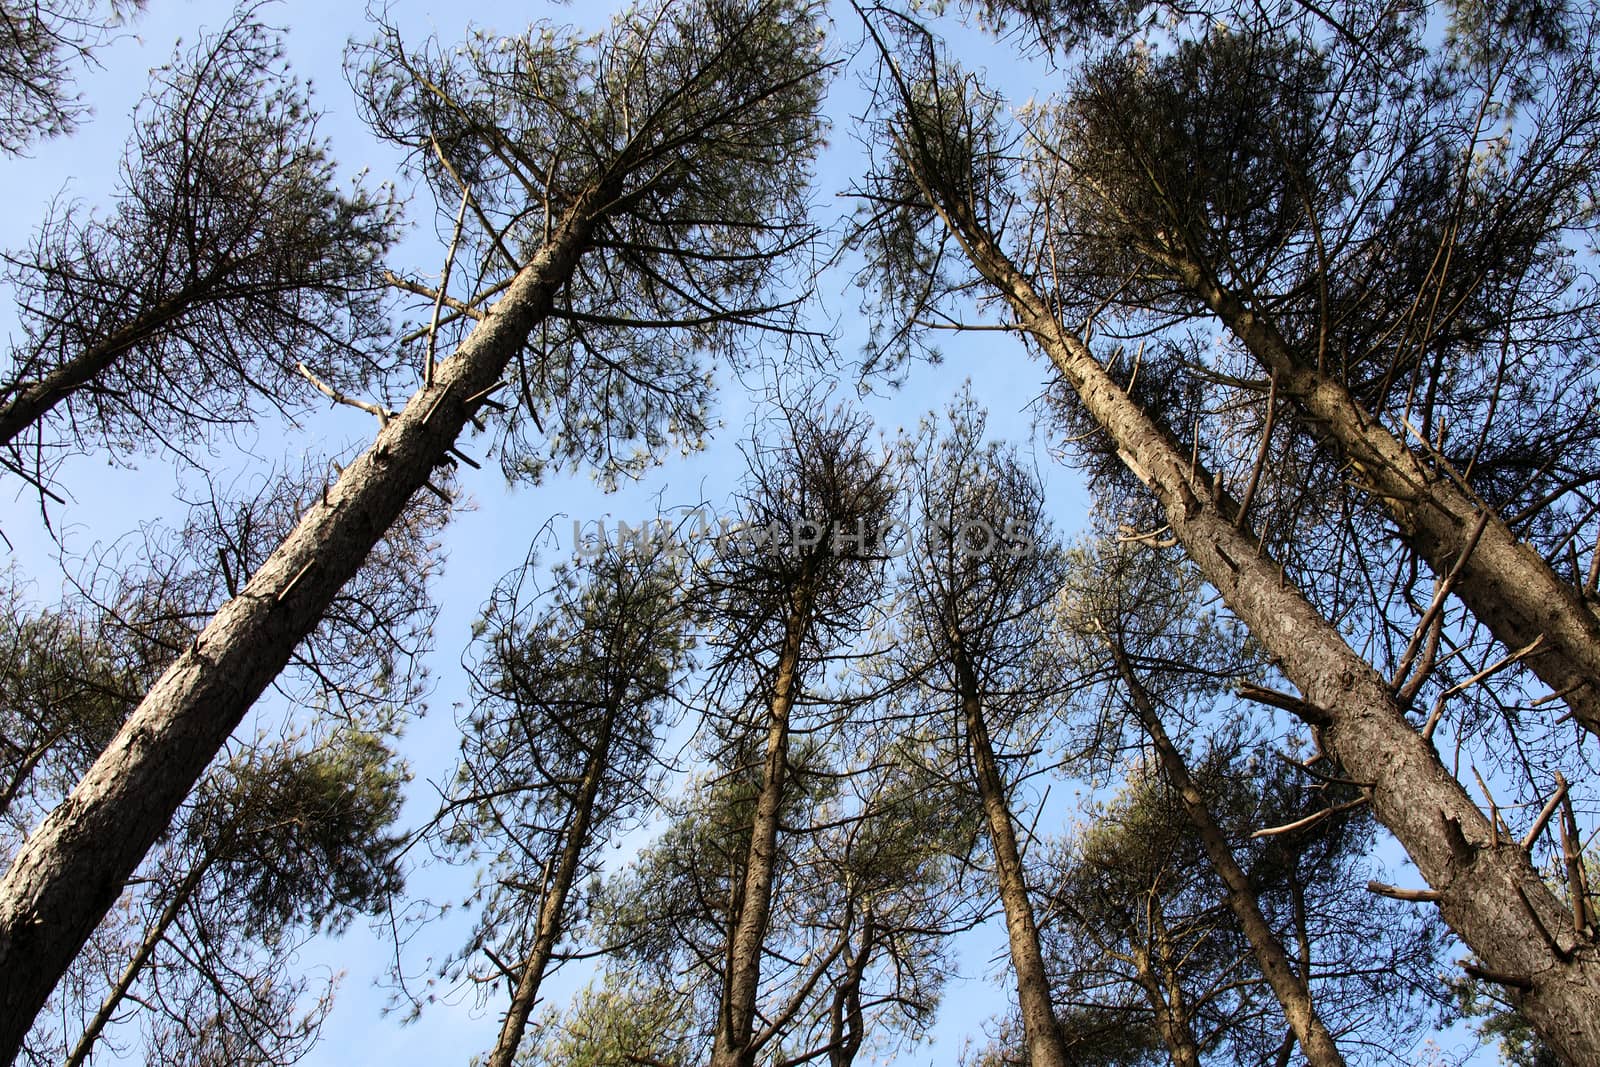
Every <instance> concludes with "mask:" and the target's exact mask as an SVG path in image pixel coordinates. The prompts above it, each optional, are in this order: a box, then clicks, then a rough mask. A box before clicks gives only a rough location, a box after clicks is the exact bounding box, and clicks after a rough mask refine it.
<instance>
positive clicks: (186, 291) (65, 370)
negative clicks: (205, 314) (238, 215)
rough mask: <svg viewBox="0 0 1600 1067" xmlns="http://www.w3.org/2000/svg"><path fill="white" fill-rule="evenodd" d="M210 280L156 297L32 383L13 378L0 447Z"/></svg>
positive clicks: (175, 313)
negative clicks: (99, 340)
mask: <svg viewBox="0 0 1600 1067" xmlns="http://www.w3.org/2000/svg"><path fill="white" fill-rule="evenodd" d="M211 281H212V279H207V280H205V281H202V282H195V283H193V284H191V285H186V286H184V287H183V288H182V289H179V290H178V291H177V292H176V293H173V294H172V295H171V296H169V297H167V298H165V299H163V300H160V301H158V302H157V303H156V304H155V306H153V307H151V308H150V309H148V310H147V311H145V312H144V313H143V314H141V315H140V316H138V317H137V318H135V319H134V320H133V321H132V322H130V323H128V324H127V325H126V326H123V327H121V328H120V329H118V330H116V331H114V332H113V333H112V334H111V335H110V336H108V337H106V338H105V339H104V340H103V341H101V342H100V343H98V344H95V345H90V346H89V347H88V348H85V349H83V350H82V351H81V352H78V353H76V354H74V355H73V356H72V357H71V358H70V359H68V360H67V361H66V362H64V363H62V364H60V365H59V366H56V367H53V368H51V369H50V370H49V371H48V372H47V373H46V374H45V375H44V376H43V377H41V378H38V379H36V380H34V381H31V382H14V383H12V384H11V386H10V388H9V390H7V391H8V392H9V393H10V396H9V397H8V398H7V399H6V400H5V402H4V403H0V448H3V447H5V446H6V445H9V444H10V443H11V442H12V441H13V440H15V439H16V438H17V436H18V435H20V434H21V433H22V432H23V431H24V430H26V429H27V428H28V427H30V426H32V425H33V424H34V423H36V422H38V421H39V420H40V419H42V418H44V417H45V416H46V415H48V414H49V413H50V411H51V410H52V409H54V408H55V407H56V405H58V404H60V403H61V402H62V401H64V400H66V399H67V398H68V397H70V396H71V395H72V394H73V393H76V392H77V391H78V390H79V389H82V388H83V387H84V386H86V385H88V384H89V383H91V382H93V381H94V380H95V379H96V378H98V377H99V376H100V375H101V374H103V373H105V371H106V368H108V367H110V366H111V365H112V364H113V363H115V362H116V361H117V357H119V356H121V355H122V354H123V353H125V352H127V351H128V349H130V348H132V347H133V346H135V345H137V344H139V343H140V342H141V341H144V340H146V339H147V338H149V337H151V336H153V335H155V334H157V333H159V332H160V331H161V330H162V329H163V328H165V327H166V326H168V325H169V324H171V323H172V321H173V320H174V319H176V318H178V317H179V316H180V315H182V314H183V313H184V312H185V311H188V310H189V309H190V308H191V307H193V306H194V305H195V303H196V302H197V300H198V299H199V298H200V295H201V294H202V293H203V292H204V291H205V290H206V288H208V287H209V285H210V284H211Z"/></svg>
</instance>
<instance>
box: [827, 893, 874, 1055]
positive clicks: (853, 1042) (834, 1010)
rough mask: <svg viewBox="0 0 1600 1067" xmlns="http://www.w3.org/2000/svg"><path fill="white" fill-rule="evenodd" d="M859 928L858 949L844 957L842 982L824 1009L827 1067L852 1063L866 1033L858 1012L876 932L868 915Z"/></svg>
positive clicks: (869, 914) (861, 1016)
mask: <svg viewBox="0 0 1600 1067" xmlns="http://www.w3.org/2000/svg"><path fill="white" fill-rule="evenodd" d="M863 926H864V928H863V930H862V932H861V948H860V949H859V950H857V952H856V954H855V955H854V956H850V957H848V961H847V962H848V966H847V967H846V969H845V976H844V981H842V982H840V983H839V986H838V988H836V989H835V990H834V991H833V1004H832V1005H831V1006H830V1007H829V1009H828V1013H829V1019H830V1023H829V1028H828V1067H850V1065H851V1064H853V1063H855V1061H856V1055H857V1054H858V1053H859V1052H860V1051H861V1042H862V1040H863V1039H864V1038H865V1037H866V1033H867V1029H866V1019H865V1018H864V1017H863V1015H862V1012H861V981H862V979H863V978H864V977H865V975H866V973H867V964H868V963H870V962H871V961H872V952H873V950H874V949H875V948H876V947H877V932H878V931H877V926H876V925H875V924H874V922H873V918H872V912H870V911H869V912H867V918H866V922H865V923H864V924H863ZM846 933H847V934H848V930H847V931H846Z"/></svg>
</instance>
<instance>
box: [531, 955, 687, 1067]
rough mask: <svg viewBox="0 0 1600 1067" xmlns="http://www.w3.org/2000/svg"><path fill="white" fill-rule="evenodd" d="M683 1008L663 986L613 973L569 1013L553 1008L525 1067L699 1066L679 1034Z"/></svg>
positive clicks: (577, 1000)
mask: <svg viewBox="0 0 1600 1067" xmlns="http://www.w3.org/2000/svg"><path fill="white" fill-rule="evenodd" d="M681 1010H682V1009H681V1006H680V1005H679V1004H678V1003H677V1002H676V1001H675V1000H673V999H672V998H671V997H668V996H663V991H662V990H661V989H660V988H659V987H655V986H647V985H641V984H639V983H637V982H636V981H634V980H632V979H629V978H627V977H625V976H619V975H614V974H607V975H606V976H605V977H604V978H603V979H601V980H600V981H598V982H591V983H590V984H589V985H587V986H585V987H584V988H583V989H582V990H581V991H580V992H579V993H578V995H577V996H576V997H575V998H573V1002H572V1004H571V1005H570V1006H569V1007H568V1008H567V1010H566V1011H556V1010H554V1009H551V1010H547V1011H546V1013H545V1014H544V1016H543V1017H542V1018H541V1019H540V1020H539V1022H538V1024H537V1027H536V1032H535V1033H534V1034H533V1035H532V1037H531V1038H530V1040H529V1041H528V1042H527V1051H526V1052H525V1053H523V1054H522V1055H521V1056H519V1057H518V1058H517V1063H518V1065H519V1067H630V1065H633V1064H640V1063H648V1064H653V1065H656V1067H683V1065H687V1064H691V1063H697V1062H699V1060H697V1059H696V1058H695V1057H694V1055H693V1053H692V1049H691V1046H690V1045H688V1044H687V1043H686V1042H684V1041H683V1040H682V1039H680V1038H678V1037H677V1036H675V1035H676V1034H677V1033H678V1032H679V1029H680V1027H681V1026H682V1022H683V1020H682V1017H681V1014H680V1013H681Z"/></svg>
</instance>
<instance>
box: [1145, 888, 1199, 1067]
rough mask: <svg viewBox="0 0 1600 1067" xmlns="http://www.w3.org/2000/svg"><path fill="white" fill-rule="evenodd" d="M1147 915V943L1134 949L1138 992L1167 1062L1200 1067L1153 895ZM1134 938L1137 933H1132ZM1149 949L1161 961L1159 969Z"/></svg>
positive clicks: (1195, 1043) (1163, 922) (1179, 1065)
mask: <svg viewBox="0 0 1600 1067" xmlns="http://www.w3.org/2000/svg"><path fill="white" fill-rule="evenodd" d="M1145 904H1146V907H1147V908H1148V911H1149V919H1150V934H1149V939H1148V942H1147V943H1146V944H1144V945H1135V946H1134V947H1133V966H1134V970H1135V971H1136V972H1137V974H1138V977H1139V988H1141V989H1143V990H1144V995H1145V999H1146V1000H1148V1001H1149V1002H1150V1010H1151V1011H1152V1012H1153V1013H1154V1014H1155V1020H1156V1032H1157V1033H1158V1034H1160V1035H1161V1043H1162V1044H1163V1045H1165V1046H1166V1048H1167V1058H1168V1059H1169V1060H1171V1061H1172V1067H1200V1043H1199V1042H1198V1041H1196V1040H1195V1036H1194V1027H1193V1026H1192V1025H1191V1023H1190V1021H1189V1013H1188V1009H1187V1005H1186V1004H1185V1002H1184V998H1183V987H1182V986H1181V985H1180V984H1179V983H1178V979H1177V975H1176V973H1174V971H1173V970H1172V967H1171V961H1170V959H1168V958H1166V957H1167V956H1168V955H1169V953H1168V951H1167V927H1166V920H1165V919H1164V918H1163V916H1162V913H1161V904H1160V898H1159V897H1158V896H1157V894H1156V893H1154V892H1152V893H1151V894H1150V895H1149V897H1148V899H1147V900H1146V902H1145ZM1131 933H1133V935H1134V936H1135V937H1137V934H1138V932H1137V931H1131ZM1152 948H1154V949H1155V950H1156V952H1158V953H1160V954H1161V956H1162V960H1161V963H1160V967H1159V969H1158V967H1157V963H1156V960H1155V958H1154V956H1153V954H1152V951H1151V950H1152Z"/></svg>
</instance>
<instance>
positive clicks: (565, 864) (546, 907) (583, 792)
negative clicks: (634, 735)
mask: <svg viewBox="0 0 1600 1067" xmlns="http://www.w3.org/2000/svg"><path fill="white" fill-rule="evenodd" d="M617 714H618V712H617V707H616V702H615V701H612V702H611V703H609V704H608V705H607V707H606V715H605V719H604V720H603V721H602V722H601V725H600V735H599V737H597V738H596V739H595V745H594V748H593V750H592V751H591V752H590V753H589V758H588V760H587V761H586V764H585V766H584V769H583V778H582V780H581V781H580V783H579V785H578V796H577V799H576V800H574V802H573V809H572V815H571V817H570V818H569V819H568V822H567V831H566V835H565V836H566V840H565V842H563V844H562V846H561V856H560V858H559V859H558V860H557V862H556V869H555V871H554V872H552V873H553V878H552V880H551V882H550V885H549V887H548V889H547V890H546V891H545V895H544V899H543V900H542V901H540V902H539V919H538V922H537V923H536V925H535V926H534V934H533V948H532V949H531V950H530V951H529V953H528V958H527V959H526V960H525V961H524V962H523V965H522V973H521V975H519V976H518V978H517V988H516V990H515V991H514V992H513V993H512V996H511V1006H510V1007H509V1008H507V1009H506V1017H505V1020H504V1021H503V1022H502V1023H501V1024H500V1036H499V1038H497V1039H496V1040H495V1043H494V1049H493V1050H492V1051H491V1052H490V1053H489V1060H488V1067H511V1065H512V1063H513V1062H514V1061H515V1060H516V1056H517V1049H518V1048H519V1047H520V1046H521V1045H522V1035H523V1034H524V1033H525V1032H526V1031H527V1028H528V1017H529V1016H531V1015H532V1014H533V1007H534V1005H535V1004H536V1003H538V1001H539V985H540V983H542V982H543V981H544V972H545V970H546V968H548V967H549V966H550V958H551V956H553V955H554V954H555V948H556V942H557V941H559V940H560V939H561V931H562V924H563V920H564V919H565V917H566V908H567V896H568V895H569V894H570V893H571V892H572V883H573V881H575V880H576V878H577V876H578V867H579V865H580V864H581V863H582V862H583V850H584V849H585V848H586V847H588V844H589V831H590V828H591V827H592V826H593V825H594V802H595V797H596V796H597V795H598V794H599V792H600V783H601V781H602V780H603V779H604V778H605V776H606V772H607V771H608V770H610V767H611V739H612V737H613V736H614V734H615V728H616V720H617Z"/></svg>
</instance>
